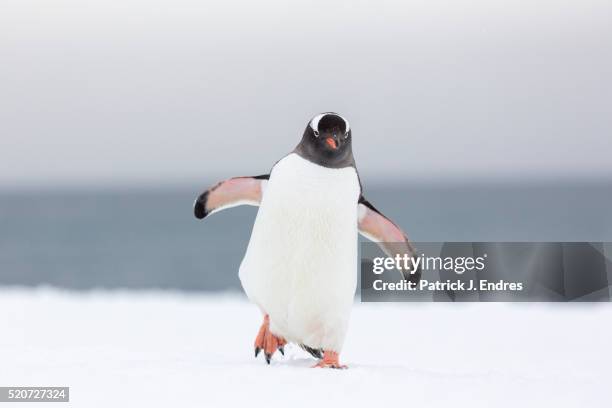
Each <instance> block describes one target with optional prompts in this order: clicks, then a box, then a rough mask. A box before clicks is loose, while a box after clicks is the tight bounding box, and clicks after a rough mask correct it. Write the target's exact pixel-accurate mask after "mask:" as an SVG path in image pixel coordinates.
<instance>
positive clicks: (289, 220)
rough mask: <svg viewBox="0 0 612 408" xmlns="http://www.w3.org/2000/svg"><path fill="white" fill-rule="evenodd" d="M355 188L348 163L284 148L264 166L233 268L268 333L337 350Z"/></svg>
mask: <svg viewBox="0 0 612 408" xmlns="http://www.w3.org/2000/svg"><path fill="white" fill-rule="evenodd" d="M359 193H360V187H359V180H358V178H357V173H356V171H355V169H354V168H353V167H347V168H342V169H332V168H326V167H323V166H319V165H316V164H314V163H311V162H309V161H307V160H305V159H303V158H302V157H300V156H299V155H297V154H295V153H292V154H290V155H289V156H287V157H285V158H283V159H282V160H281V161H279V162H278V163H277V164H276V165H275V166H274V168H273V169H272V172H271V174H270V179H269V181H268V183H267V184H266V188H265V191H264V194H263V198H262V200H261V204H260V208H259V211H258V213H257V218H256V219H255V224H254V226H253V232H252V234H251V240H250V241H249V245H248V248H247V251H246V254H245V256H244V259H243V260H242V264H241V265H240V273H239V276H240V280H241V282H242V286H243V288H244V290H245V292H246V294H247V296H248V297H249V298H250V299H251V300H252V301H253V302H255V303H256V304H257V305H259V307H260V308H261V309H262V310H263V311H264V312H265V313H267V314H269V315H270V328H271V330H272V332H273V333H275V334H277V335H280V336H283V337H285V338H286V339H287V340H288V341H292V342H295V343H298V344H304V345H307V346H309V347H312V348H322V349H325V350H334V351H338V352H339V351H340V349H341V347H342V343H343V341H344V336H345V334H346V329H347V326H348V320H349V316H350V310H351V306H352V303H353V299H354V295H355V289H356V285H357V201H358V198H359Z"/></svg>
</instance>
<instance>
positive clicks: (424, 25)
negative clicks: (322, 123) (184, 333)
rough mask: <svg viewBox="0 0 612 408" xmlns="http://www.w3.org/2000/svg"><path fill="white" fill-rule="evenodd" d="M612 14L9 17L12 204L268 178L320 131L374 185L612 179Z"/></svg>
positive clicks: (355, 7)
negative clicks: (304, 138) (20, 197)
mask: <svg viewBox="0 0 612 408" xmlns="http://www.w3.org/2000/svg"><path fill="white" fill-rule="evenodd" d="M610 21H612V2H610V1H609V0H604V1H590V0H589V1H568V2H560V1H533V0H532V1H491V0H488V1H486V0H483V1H431V0H419V1H410V2H392V1H375V2H374V1H372V2H366V1H352V2H349V1H345V2H339V1H329V0H328V1H315V2H312V1H308V2H287V1H278V2H272V1H267V0H264V1H246V0H242V1H212V2H208V1H202V0H198V1H196V0H172V1H171V0H160V1H155V0H153V1H152V0H146V1H145V0H95V1H82V0H74V1H69V0H55V1H53V2H49V1H47V0H9V1H7V0H3V1H2V5H1V6H0V61H2V62H1V63H0V186H37V185H41V184H42V185H56V184H61V185H70V184H76V185H108V184H123V185H129V184H135V183H145V184H156V183H172V182H181V183H185V182H192V181H194V180H199V179H202V180H208V179H211V178H219V177H227V176H232V175H242V174H256V173H264V172H267V171H268V169H269V168H270V166H271V165H272V164H273V163H274V162H275V161H276V160H277V159H278V158H280V157H281V156H282V155H284V154H285V153H287V152H288V151H290V150H292V149H293V147H294V146H295V145H296V144H297V142H298V140H299V138H300V137H301V134H302V132H303V129H304V127H305V126H306V123H307V121H308V120H309V118H310V117H311V116H312V115H314V114H316V113H318V112H321V111H328V110H333V111H337V112H339V113H341V114H342V115H344V116H346V117H347V118H348V119H349V121H350V122H351V127H352V128H353V130H354V141H353V143H354V149H355V156H356V159H357V164H358V167H359V169H360V171H361V173H362V175H363V176H364V177H365V179H368V178H369V179H372V180H375V179H382V178H385V177H392V178H394V179H401V180H429V179H436V180H457V179H466V180H473V179H482V178H490V179H492V180H498V179H500V178H504V179H508V178H511V179H512V178H516V179H518V180H532V179H538V178H557V179H565V178H568V177H571V178H602V177H608V178H612V160H611V159H610V157H611V154H610V153H611V151H610V150H611V149H610V146H611V145H612V143H611V140H612V80H611V72H612V24H610Z"/></svg>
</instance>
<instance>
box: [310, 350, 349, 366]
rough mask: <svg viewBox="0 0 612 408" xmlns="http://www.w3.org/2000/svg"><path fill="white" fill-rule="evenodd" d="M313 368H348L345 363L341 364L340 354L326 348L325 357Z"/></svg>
mask: <svg viewBox="0 0 612 408" xmlns="http://www.w3.org/2000/svg"><path fill="white" fill-rule="evenodd" d="M312 368H341V369H344V368H348V367H347V366H345V365H344V364H340V361H339V355H338V353H336V352H335V351H331V350H325V351H323V359H322V360H321V361H319V362H318V363H317V364H315V365H314V366H312Z"/></svg>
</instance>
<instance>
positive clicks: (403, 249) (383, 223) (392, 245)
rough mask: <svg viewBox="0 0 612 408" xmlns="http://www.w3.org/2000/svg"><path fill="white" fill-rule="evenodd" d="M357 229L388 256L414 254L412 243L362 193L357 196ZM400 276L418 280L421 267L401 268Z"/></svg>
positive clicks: (408, 279) (410, 280)
mask: <svg viewBox="0 0 612 408" xmlns="http://www.w3.org/2000/svg"><path fill="white" fill-rule="evenodd" d="M357 208H358V229H359V233H360V234H361V235H363V236H364V237H366V238H367V239H369V240H370V241H373V242H376V243H377V244H378V246H379V247H380V249H382V251H383V252H384V253H385V254H386V255H387V256H389V257H395V256H396V255H398V254H399V255H404V254H406V255H408V256H411V257H412V256H414V255H415V253H416V251H415V249H414V247H413V246H412V243H411V242H410V240H409V239H408V237H407V236H406V234H405V233H404V231H402V230H401V228H400V227H398V226H397V225H396V224H395V223H394V222H393V221H391V220H390V219H389V218H387V217H385V216H384V215H383V214H382V213H381V212H380V211H378V210H377V209H376V207H374V206H373V205H372V204H371V203H370V202H369V201H368V200H366V199H365V197H364V196H363V195H361V196H360V197H359V201H358V204H357ZM401 272H402V276H403V278H404V279H406V280H407V281H409V282H419V280H420V279H421V268H420V267H418V268H417V269H416V270H412V271H409V270H402V271H401Z"/></svg>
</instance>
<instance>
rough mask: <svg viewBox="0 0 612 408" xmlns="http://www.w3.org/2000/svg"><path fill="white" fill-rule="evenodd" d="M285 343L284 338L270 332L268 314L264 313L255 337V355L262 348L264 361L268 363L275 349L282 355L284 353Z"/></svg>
mask: <svg viewBox="0 0 612 408" xmlns="http://www.w3.org/2000/svg"><path fill="white" fill-rule="evenodd" d="M285 344H287V341H286V340H285V339H283V338H282V337H279V336H275V335H274V334H272V332H271V331H270V316H268V315H265V316H264V321H263V323H262V324H261V327H260V328H259V332H258V333H257V337H256V338H255V357H257V356H258V355H259V353H260V352H261V351H262V350H263V352H264V356H265V357H266V363H268V364H270V360H271V359H272V355H273V354H274V353H275V352H276V350H278V351H280V353H281V354H282V355H285Z"/></svg>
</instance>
